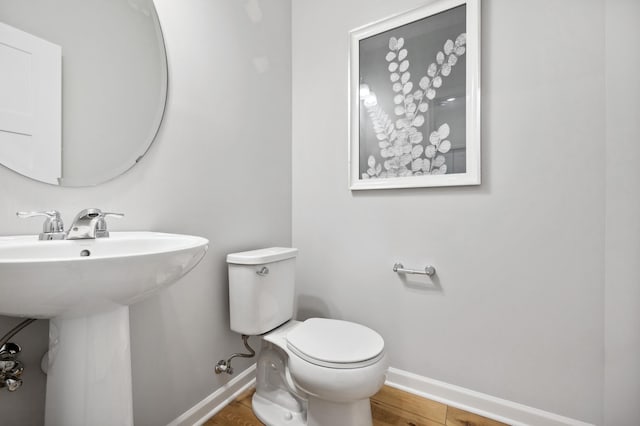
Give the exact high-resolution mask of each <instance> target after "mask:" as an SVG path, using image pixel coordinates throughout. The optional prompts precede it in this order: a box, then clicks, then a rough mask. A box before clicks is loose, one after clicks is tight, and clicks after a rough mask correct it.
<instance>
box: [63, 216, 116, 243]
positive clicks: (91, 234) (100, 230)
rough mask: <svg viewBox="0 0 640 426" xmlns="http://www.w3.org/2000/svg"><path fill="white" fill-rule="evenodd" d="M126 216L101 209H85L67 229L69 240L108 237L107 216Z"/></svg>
mask: <svg viewBox="0 0 640 426" xmlns="http://www.w3.org/2000/svg"><path fill="white" fill-rule="evenodd" d="M108 216H112V217H118V218H120V217H124V214H122V213H107V212H103V211H102V210H100V209H84V210H82V211H81V212H80V213H78V214H77V215H76V218H75V219H73V223H72V224H71V227H70V228H69V230H68V231H67V234H66V239H67V240H84V239H94V238H107V237H108V236H109V231H108V230H107V221H106V220H105V217H108Z"/></svg>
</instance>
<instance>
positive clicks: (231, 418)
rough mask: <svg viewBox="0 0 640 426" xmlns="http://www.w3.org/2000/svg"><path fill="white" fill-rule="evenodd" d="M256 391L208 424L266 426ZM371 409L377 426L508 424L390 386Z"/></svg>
mask: <svg viewBox="0 0 640 426" xmlns="http://www.w3.org/2000/svg"><path fill="white" fill-rule="evenodd" d="M254 392H255V389H250V390H248V391H247V392H245V393H244V394H242V395H240V396H239V397H238V398H237V399H236V400H235V401H233V402H232V403H231V404H229V405H227V406H226V407H225V408H223V409H222V410H221V411H220V412H219V413H218V414H216V415H215V416H213V417H212V418H210V419H209V420H207V422H206V423H205V424H204V426H240V425H242V426H262V423H261V422H260V421H259V420H258V419H257V418H256V416H254V414H253V410H252V409H251V397H252V396H253V393H254ZM371 412H372V414H373V426H508V425H505V423H500V422H498V421H495V420H491V419H488V418H486V417H481V416H478V415H477V414H473V413H469V412H467V411H463V410H460V409H457V408H454V407H450V406H447V405H444V404H441V403H439V402H435V401H431V400H429V399H425V398H421V397H419V396H416V395H413V394H410V393H407V392H403V391H400V390H398V389H395V388H392V387H389V386H384V387H383V388H382V389H381V390H380V392H378V393H377V394H375V395H374V396H373V397H371ZM333 426H349V425H333Z"/></svg>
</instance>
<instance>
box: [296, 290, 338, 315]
mask: <svg viewBox="0 0 640 426" xmlns="http://www.w3.org/2000/svg"><path fill="white" fill-rule="evenodd" d="M309 318H340V315H339V313H337V312H334V313H333V315H332V314H331V312H330V309H329V305H327V303H326V302H325V301H324V300H322V299H320V298H319V297H316V296H309V295H307V294H300V295H298V314H297V315H296V319H297V320H298V321H304V320H307V319H309Z"/></svg>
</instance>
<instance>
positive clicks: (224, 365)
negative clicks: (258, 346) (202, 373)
mask: <svg viewBox="0 0 640 426" xmlns="http://www.w3.org/2000/svg"><path fill="white" fill-rule="evenodd" d="M248 339H249V336H247V335H246V334H243V335H242V341H243V342H244V347H245V348H247V350H248V351H249V353H248V354H243V353H235V354H233V355H231V356H230V357H229V359H227V360H226V361H225V360H224V359H221V360H220V361H218V363H217V364H216V368H215V372H216V374H222V373H227V374H233V367H231V360H232V359H234V358H253V357H254V356H255V355H256V351H254V350H253V349H252V348H251V346H249V342H247V340H248Z"/></svg>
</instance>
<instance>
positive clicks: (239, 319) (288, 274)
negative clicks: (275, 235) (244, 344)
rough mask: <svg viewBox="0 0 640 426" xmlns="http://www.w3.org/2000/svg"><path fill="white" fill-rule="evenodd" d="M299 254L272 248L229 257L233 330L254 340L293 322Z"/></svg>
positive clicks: (287, 249)
mask: <svg viewBox="0 0 640 426" xmlns="http://www.w3.org/2000/svg"><path fill="white" fill-rule="evenodd" d="M297 254H298V249H295V248H286V247H271V248H265V249H260V250H251V251H245V252H241V253H232V254H229V255H227V263H228V264H229V313H230V316H231V330H233V331H235V332H237V333H240V334H247V335H250V336H253V335H258V334H263V333H266V332H267V331H270V330H273V329H274V328H276V327H278V326H279V325H281V324H284V323H285V322H287V321H289V320H290V319H291V318H293V307H294V297H295V261H296V255H297Z"/></svg>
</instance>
